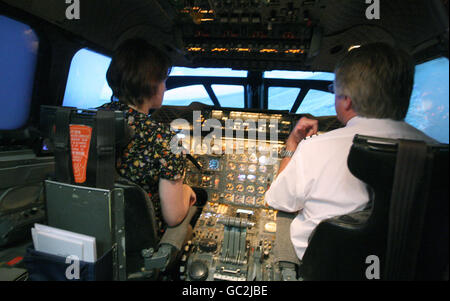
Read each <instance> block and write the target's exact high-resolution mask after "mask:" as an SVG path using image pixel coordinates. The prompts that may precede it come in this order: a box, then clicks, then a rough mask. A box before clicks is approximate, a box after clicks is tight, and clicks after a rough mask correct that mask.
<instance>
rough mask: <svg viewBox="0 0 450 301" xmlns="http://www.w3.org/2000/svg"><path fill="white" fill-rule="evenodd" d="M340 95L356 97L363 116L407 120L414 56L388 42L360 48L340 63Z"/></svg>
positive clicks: (337, 85) (337, 72)
mask: <svg viewBox="0 0 450 301" xmlns="http://www.w3.org/2000/svg"><path fill="white" fill-rule="evenodd" d="M334 72H335V76H336V77H335V89H336V94H337V95H345V96H348V97H350V98H351V99H352V104H353V109H354V110H355V112H356V113H357V114H358V115H359V116H362V117H368V118H389V119H394V120H403V119H404V118H405V116H406V113H407V112H408V107H409V101H410V97H411V92H412V88H413V83H414V63H413V60H412V57H411V56H410V55H409V54H408V53H407V52H405V51H403V50H401V49H396V48H393V47H392V46H390V45H388V44H385V43H372V44H366V45H363V46H361V47H360V48H356V49H354V50H351V51H350V52H348V53H347V55H346V56H345V57H344V58H343V59H342V60H341V61H340V62H339V63H338V64H337V65H336V68H335V71H334Z"/></svg>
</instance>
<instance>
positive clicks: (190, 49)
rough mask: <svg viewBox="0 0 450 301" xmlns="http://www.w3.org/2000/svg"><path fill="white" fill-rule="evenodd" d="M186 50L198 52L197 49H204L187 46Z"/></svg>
mask: <svg viewBox="0 0 450 301" xmlns="http://www.w3.org/2000/svg"><path fill="white" fill-rule="evenodd" d="M188 51H196V52H198V51H204V49H203V48H200V47H189V48H188Z"/></svg>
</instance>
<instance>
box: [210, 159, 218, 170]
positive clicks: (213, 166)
mask: <svg viewBox="0 0 450 301" xmlns="http://www.w3.org/2000/svg"><path fill="white" fill-rule="evenodd" d="M219 168H220V163H219V160H217V159H211V160H209V169H210V170H219Z"/></svg>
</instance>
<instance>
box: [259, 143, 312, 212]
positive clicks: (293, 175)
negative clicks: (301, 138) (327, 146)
mask: <svg viewBox="0 0 450 301" xmlns="http://www.w3.org/2000/svg"><path fill="white" fill-rule="evenodd" d="M303 161H304V160H303V154H302V151H301V144H300V145H299V147H298V148H297V150H296V151H295V153H294V155H293V156H292V158H291V161H290V162H289V163H288V165H287V166H286V167H285V169H284V170H283V171H282V172H281V173H280V174H279V175H278V176H277V177H276V179H275V181H274V182H273V183H272V185H271V186H270V188H269V190H268V191H267V192H266V195H265V201H266V202H267V204H268V205H269V206H271V207H272V208H274V209H276V210H280V211H285V212H297V211H299V210H301V209H302V208H303V206H304V201H305V198H306V194H307V186H308V185H309V184H310V181H309V180H308V179H307V178H306V176H305V164H304V162H303Z"/></svg>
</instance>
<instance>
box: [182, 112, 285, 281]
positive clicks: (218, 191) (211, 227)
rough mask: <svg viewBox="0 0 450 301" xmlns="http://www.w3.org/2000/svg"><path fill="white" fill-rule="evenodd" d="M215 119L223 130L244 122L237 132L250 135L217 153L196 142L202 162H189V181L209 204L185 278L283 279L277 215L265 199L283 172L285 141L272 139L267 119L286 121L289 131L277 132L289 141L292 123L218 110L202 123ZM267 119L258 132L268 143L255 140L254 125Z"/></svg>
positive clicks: (225, 143)
mask: <svg viewBox="0 0 450 301" xmlns="http://www.w3.org/2000/svg"><path fill="white" fill-rule="evenodd" d="M212 117H214V118H215V119H216V120H221V121H222V125H223V126H222V129H223V130H226V129H227V122H226V121H227V120H230V119H231V120H240V121H239V122H238V123H237V126H236V123H233V127H232V129H233V130H243V131H244V132H245V133H244V134H245V135H244V138H235V137H223V138H222V140H221V143H220V144H219V145H220V146H217V145H216V147H218V148H219V149H216V150H215V151H214V152H212V153H204V152H201V150H205V149H207V146H206V145H202V144H201V143H200V145H199V144H195V143H194V142H193V141H191V143H190V146H191V147H190V148H191V153H192V154H193V155H192V157H193V159H194V160H195V162H196V163H197V164H194V163H193V162H188V166H187V169H186V177H185V183H186V184H188V185H190V186H192V187H199V188H203V189H205V190H206V191H207V194H208V200H207V203H206V205H205V206H204V207H203V210H202V212H201V214H200V216H199V218H198V220H197V223H196V225H195V227H194V229H193V232H194V233H193V235H194V237H193V239H192V240H190V241H188V243H187V244H186V246H185V248H184V254H183V255H182V257H181V265H180V271H179V272H180V273H179V274H180V279H181V280H188V281H253V280H255V281H270V280H280V273H279V269H278V267H277V265H276V263H275V262H274V258H273V254H272V250H273V247H274V244H275V233H276V213H277V212H276V210H273V209H272V208H269V207H268V206H267V204H266V203H265V201H264V195H265V193H266V191H267V189H268V188H269V187H270V184H271V183H272V182H273V180H274V178H275V176H276V174H277V172H278V166H279V162H280V160H281V158H279V153H280V151H281V149H282V148H283V146H284V143H283V142H282V141H280V140H278V139H277V140H268V139H267V138H268V135H266V134H267V133H268V132H269V131H270V122H269V123H267V122H266V121H269V120H271V119H272V120H276V121H277V123H278V125H279V124H281V122H283V121H284V123H283V124H284V128H283V127H282V128H281V129H280V127H279V126H277V127H276V129H275V130H276V131H277V132H276V134H277V136H276V137H278V134H280V135H279V136H280V137H282V139H283V140H284V135H283V134H282V133H280V132H281V131H286V132H287V133H289V131H290V126H291V121H290V120H285V119H283V116H282V115H279V114H274V115H270V114H268V115H267V114H266V115H264V114H260V113H244V112H222V111H218V110H213V111H212V112H211V115H210V116H207V115H206V116H202V118H201V119H202V120H205V119H207V118H212ZM249 117H250V118H249ZM261 117H263V118H261ZM241 120H242V122H241ZM261 120H263V121H264V122H259V124H258V122H257V123H256V124H257V125H256V126H255V127H254V130H255V132H256V134H257V135H258V137H263V139H261V140H256V139H249V138H248V137H249V136H250V137H251V134H249V133H250V131H251V130H252V127H251V126H249V124H250V123H251V121H261ZM194 121H195V120H194ZM248 121H250V122H248ZM272 124H273V123H272ZM261 134H263V135H261ZM272 134H273V133H272ZM245 136H247V138H245ZM272 137H273V136H272ZM192 139H193V138H192ZM220 147H222V152H220ZM217 150H219V151H217ZM217 153H219V154H217ZM220 153H221V154H220Z"/></svg>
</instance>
